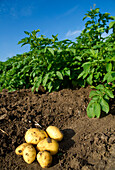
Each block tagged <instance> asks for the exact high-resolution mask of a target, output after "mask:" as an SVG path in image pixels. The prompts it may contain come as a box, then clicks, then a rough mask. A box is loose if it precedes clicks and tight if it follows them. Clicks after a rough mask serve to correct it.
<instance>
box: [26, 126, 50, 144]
mask: <svg viewBox="0 0 115 170" xmlns="http://www.w3.org/2000/svg"><path fill="white" fill-rule="evenodd" d="M46 137H48V135H47V134H46V132H45V131H44V130H41V129H38V128H31V129H29V130H28V131H27V132H26V134H25V141H26V142H27V143H30V144H38V142H40V141H41V140H42V139H44V138H46Z"/></svg>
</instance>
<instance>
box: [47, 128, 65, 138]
mask: <svg viewBox="0 0 115 170" xmlns="http://www.w3.org/2000/svg"><path fill="white" fill-rule="evenodd" d="M46 132H47V134H48V135H49V136H50V138H52V139H55V140H56V141H61V140H62V139H63V134H62V132H61V131H60V130H59V128H57V127H56V126H48V127H47V129H46Z"/></svg>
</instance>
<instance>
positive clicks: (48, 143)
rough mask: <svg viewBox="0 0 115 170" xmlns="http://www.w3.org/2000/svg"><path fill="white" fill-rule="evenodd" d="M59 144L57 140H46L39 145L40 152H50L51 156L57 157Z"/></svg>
mask: <svg viewBox="0 0 115 170" xmlns="http://www.w3.org/2000/svg"><path fill="white" fill-rule="evenodd" d="M58 149H59V144H58V142H57V141H56V140H54V139H50V138H49V137H48V138H45V139H43V140H41V141H40V142H39V143H38V144H37V150H38V151H44V150H46V151H49V152H50V153H51V155H55V154H56V153H57V152H58Z"/></svg>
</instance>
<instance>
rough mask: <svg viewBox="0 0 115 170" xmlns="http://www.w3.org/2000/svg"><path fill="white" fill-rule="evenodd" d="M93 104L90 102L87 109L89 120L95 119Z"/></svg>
mask: <svg viewBox="0 0 115 170" xmlns="http://www.w3.org/2000/svg"><path fill="white" fill-rule="evenodd" d="M93 103H94V102H93ZM93 103H92V102H91V101H90V103H89V104H88V106H87V109H86V110H87V115H88V117H89V118H94V117H95V114H94V112H93V105H92V104H93Z"/></svg>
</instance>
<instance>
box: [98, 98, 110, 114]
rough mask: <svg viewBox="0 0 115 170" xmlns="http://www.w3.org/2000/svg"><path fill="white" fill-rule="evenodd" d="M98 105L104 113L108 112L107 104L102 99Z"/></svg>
mask: <svg viewBox="0 0 115 170" xmlns="http://www.w3.org/2000/svg"><path fill="white" fill-rule="evenodd" d="M100 105H101V108H102V110H103V111H104V112H106V113H108V112H109V104H108V103H107V102H106V101H105V100H104V99H103V98H101V99H100Z"/></svg>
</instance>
